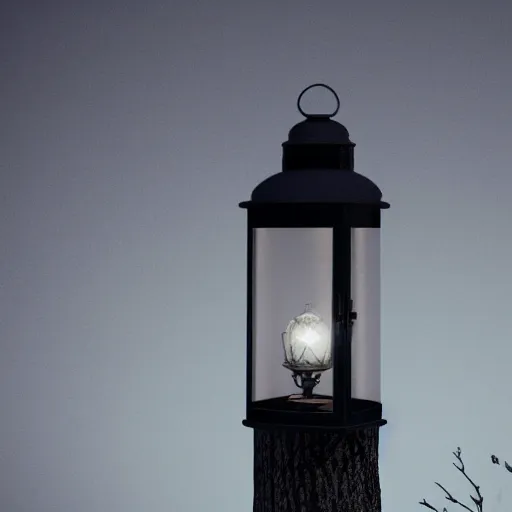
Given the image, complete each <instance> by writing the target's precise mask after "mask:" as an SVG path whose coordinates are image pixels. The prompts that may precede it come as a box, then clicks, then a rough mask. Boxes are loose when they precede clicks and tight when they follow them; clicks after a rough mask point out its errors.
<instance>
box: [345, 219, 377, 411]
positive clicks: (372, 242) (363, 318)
mask: <svg viewBox="0 0 512 512" xmlns="http://www.w3.org/2000/svg"><path fill="white" fill-rule="evenodd" d="M351 281H352V282H351V291H352V300H353V302H354V303H353V309H354V311H355V312H356V313H357V319H356V320H355V322H354V325H353V328H352V329H353V330H352V398H360V399H364V400H374V401H376V402H380V229H378V228H354V229H352V276H351Z"/></svg>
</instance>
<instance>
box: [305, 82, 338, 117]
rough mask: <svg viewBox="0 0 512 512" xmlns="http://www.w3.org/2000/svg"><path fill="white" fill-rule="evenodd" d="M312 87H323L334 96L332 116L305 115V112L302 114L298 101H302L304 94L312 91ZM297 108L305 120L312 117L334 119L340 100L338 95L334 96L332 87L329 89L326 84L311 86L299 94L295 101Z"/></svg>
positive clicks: (334, 92)
mask: <svg viewBox="0 0 512 512" xmlns="http://www.w3.org/2000/svg"><path fill="white" fill-rule="evenodd" d="M313 87H323V88H324V89H327V90H328V91H330V92H332V94H333V95H334V97H335V98H336V108H335V110H334V112H333V113H332V114H306V112H304V110H303V109H302V107H301V106H300V100H301V99H302V96H304V94H305V93H306V92H307V91H309V90H310V89H313ZM297 108H298V109H299V112H300V113H301V114H302V115H303V116H304V117H306V118H312V117H329V118H330V117H334V116H335V115H336V114H337V113H338V110H339V109H340V99H339V97H338V95H337V94H336V91H335V90H334V89H333V88H332V87H329V86H328V85H326V84H313V85H310V86H309V87H306V88H305V89H304V90H303V91H302V92H301V93H300V94H299V98H298V99H297Z"/></svg>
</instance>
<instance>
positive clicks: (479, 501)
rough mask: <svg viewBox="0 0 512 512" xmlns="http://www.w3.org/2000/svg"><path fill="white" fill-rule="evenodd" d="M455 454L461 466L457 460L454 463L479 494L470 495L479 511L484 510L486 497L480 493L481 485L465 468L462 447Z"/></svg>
mask: <svg viewBox="0 0 512 512" xmlns="http://www.w3.org/2000/svg"><path fill="white" fill-rule="evenodd" d="M453 455H455V457H456V458H457V460H458V461H459V463H460V466H457V464H455V462H453V463H452V464H453V465H454V466H455V467H456V468H457V469H458V470H459V471H460V472H461V473H462V474H463V475H464V476H465V477H466V480H467V481H468V482H469V483H470V484H471V485H472V486H473V488H474V489H475V491H476V494H477V497H476V498H475V497H474V496H473V495H471V494H470V495H469V497H470V498H471V499H472V501H473V503H474V504H475V505H476V509H477V511H478V512H482V510H483V503H484V498H483V496H482V495H481V494H480V486H479V485H476V484H475V482H473V480H471V478H469V476H468V474H467V473H466V470H465V468H464V462H463V461H462V452H461V450H460V448H457V451H456V452H453Z"/></svg>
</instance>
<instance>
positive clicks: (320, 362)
mask: <svg viewBox="0 0 512 512" xmlns="http://www.w3.org/2000/svg"><path fill="white" fill-rule="evenodd" d="M282 338H283V347H284V353H285V362H284V366H285V367H286V368H289V369H290V370H296V371H298V370H301V371H316V372H322V371H325V370H328V369H329V368H331V367H332V350H331V334H330V331H329V328H328V327H327V325H326V324H325V323H324V321H323V320H322V319H321V318H320V316H318V315H317V314H316V313H314V312H313V311H312V309H311V306H310V304H307V305H306V309H305V310H304V313H302V314H301V315H299V316H297V317H295V318H294V319H293V320H291V321H290V322H289V324H288V327H287V328H286V331H285V332H284V333H283V335H282Z"/></svg>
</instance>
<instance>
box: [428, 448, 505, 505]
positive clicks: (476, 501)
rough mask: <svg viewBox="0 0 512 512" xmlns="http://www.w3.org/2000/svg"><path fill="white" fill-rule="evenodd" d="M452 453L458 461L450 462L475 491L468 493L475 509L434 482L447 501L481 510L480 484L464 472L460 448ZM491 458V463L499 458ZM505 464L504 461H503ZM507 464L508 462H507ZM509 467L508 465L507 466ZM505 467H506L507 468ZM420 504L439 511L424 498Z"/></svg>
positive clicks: (496, 462)
mask: <svg viewBox="0 0 512 512" xmlns="http://www.w3.org/2000/svg"><path fill="white" fill-rule="evenodd" d="M452 453H453V455H454V456H455V458H456V459H457V461H458V463H459V464H458V465H457V464H456V463H455V462H453V463H452V464H453V465H454V466H455V467H456V468H457V470H458V471H460V472H461V473H462V475H464V477H465V478H466V480H467V481H468V482H469V483H470V484H471V485H472V486H473V488H474V489H475V491H476V496H473V495H472V494H470V495H469V497H470V498H471V501H472V502H473V504H474V505H475V507H476V511H475V509H473V508H472V507H470V506H469V505H466V504H465V503H463V502H461V501H459V500H458V499H457V498H455V497H454V496H453V495H452V494H451V493H450V492H449V491H448V490H447V489H446V487H444V486H442V485H441V484H440V483H439V482H434V483H435V484H436V485H437V486H438V487H439V488H440V489H442V490H443V491H444V493H445V499H447V500H448V501H450V502H451V503H455V504H456V505H459V506H460V507H462V508H463V509H465V510H467V511H468V512H483V502H484V498H483V497H482V495H481V494H480V486H479V485H476V484H475V482H473V480H472V479H471V478H470V477H469V476H468V474H467V473H466V468H465V466H464V462H463V460H462V452H461V449H460V448H459V447H458V448H457V450H456V451H454V452H452ZM491 460H492V462H493V464H499V460H498V458H497V457H496V456H495V455H492V456H491ZM505 464H506V463H505ZM507 466H508V464H507ZM508 467H510V466H508ZM508 467H507V469H508ZM509 471H510V472H511V473H512V467H510V469H509ZM419 504H420V505H423V506H424V507H427V508H429V509H431V510H434V512H439V511H438V510H437V509H436V508H435V507H433V506H432V505H431V504H430V503H428V502H427V501H426V500H425V499H424V500H423V501H420V502H419ZM443 512H447V510H446V508H443Z"/></svg>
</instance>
